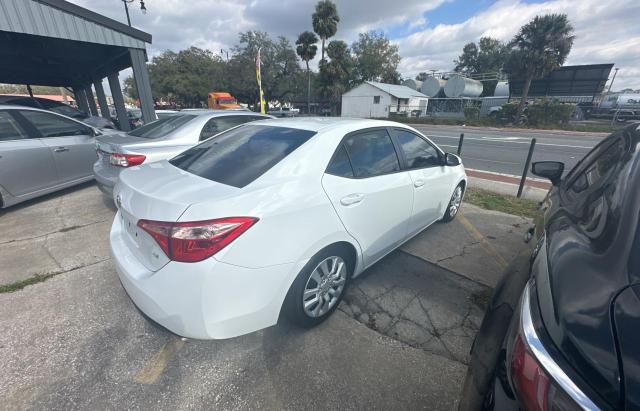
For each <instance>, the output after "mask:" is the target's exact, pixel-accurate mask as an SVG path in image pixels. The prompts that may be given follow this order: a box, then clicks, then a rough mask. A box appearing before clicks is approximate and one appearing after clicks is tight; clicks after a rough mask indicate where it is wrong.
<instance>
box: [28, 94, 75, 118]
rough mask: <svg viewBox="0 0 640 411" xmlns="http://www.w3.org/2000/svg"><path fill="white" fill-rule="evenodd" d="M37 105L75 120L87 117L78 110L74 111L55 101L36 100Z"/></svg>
mask: <svg viewBox="0 0 640 411" xmlns="http://www.w3.org/2000/svg"><path fill="white" fill-rule="evenodd" d="M38 103H40V105H41V106H42V108H45V109H47V110H51V111H53V112H54V113H58V114H62V115H63V116H67V117H73V118H77V119H83V118H86V117H87V116H86V115H85V114H84V113H82V112H81V111H80V110H78V109H75V108H73V107H71V106H69V105H67V104H63V103H58V102H57V101H53V100H48V99H46V98H41V99H38Z"/></svg>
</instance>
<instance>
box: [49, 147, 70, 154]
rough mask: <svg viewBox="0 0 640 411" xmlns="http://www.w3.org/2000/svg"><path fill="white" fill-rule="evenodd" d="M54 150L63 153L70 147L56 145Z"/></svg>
mask: <svg viewBox="0 0 640 411" xmlns="http://www.w3.org/2000/svg"><path fill="white" fill-rule="evenodd" d="M53 151H55V152H56V153H62V152H65V151H69V149H68V148H67V147H56V148H54V149H53Z"/></svg>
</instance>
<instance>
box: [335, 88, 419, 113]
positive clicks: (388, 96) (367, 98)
mask: <svg viewBox="0 0 640 411" xmlns="http://www.w3.org/2000/svg"><path fill="white" fill-rule="evenodd" d="M428 101H429V98H428V97H427V96H425V95H424V94H422V93H420V92H419V91H416V90H413V89H411V88H409V87H406V86H399V85H395V84H385V83H378V82H375V81H367V82H364V83H362V84H360V85H359V86H357V87H354V88H352V89H351V90H349V91H347V92H346V93H344V94H343V95H342V117H360V118H385V117H389V113H391V114H395V113H397V114H398V115H404V116H417V115H419V116H423V115H425V113H426V110H427V103H428Z"/></svg>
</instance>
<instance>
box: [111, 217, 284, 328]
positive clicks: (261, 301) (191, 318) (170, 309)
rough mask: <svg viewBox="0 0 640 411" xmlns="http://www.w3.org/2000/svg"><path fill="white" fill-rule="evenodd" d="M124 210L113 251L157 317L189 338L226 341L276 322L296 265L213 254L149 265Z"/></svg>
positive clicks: (125, 278) (125, 277)
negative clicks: (125, 224)
mask: <svg viewBox="0 0 640 411" xmlns="http://www.w3.org/2000/svg"><path fill="white" fill-rule="evenodd" d="M125 235H127V233H126V232H125V230H123V228H122V225H121V223H120V218H119V213H118V215H116V218H115V219H114V223H113V226H112V228H111V233H110V244H111V255H112V257H113V261H114V263H115V266H116V270H117V271H118V275H119V277H120V281H121V282H122V285H123V287H124V288H125V290H126V291H127V293H128V294H129V296H130V297H131V299H132V300H133V302H134V304H135V305H136V306H137V307H138V308H139V309H140V310H141V311H142V312H143V313H144V314H146V315H147V316H149V317H150V318H151V319H152V320H154V321H155V322H157V323H158V324H160V325H162V326H163V327H165V328H167V329H168V330H170V331H172V332H174V333H176V334H178V335H181V336H184V337H188V338H196V339H222V338H231V337H236V336H239V335H242V334H247V333H250V332H253V331H257V330H260V329H262V328H266V327H269V326H271V325H274V324H276V323H277V321H278V317H279V315H280V308H281V306H282V302H283V301H284V297H285V295H286V293H287V291H288V289H289V286H290V284H289V282H290V278H291V271H292V269H294V264H293V263H291V264H281V265H276V266H271V267H264V268H259V269H251V268H245V267H239V266H236V265H231V264H226V263H223V262H220V261H217V260H216V259H215V258H209V259H207V260H204V261H200V262H197V263H179V262H175V261H171V262H169V263H168V264H166V265H165V266H163V267H162V268H160V269H159V270H157V271H155V272H154V271H151V270H149V269H147V268H146V267H145V266H144V265H143V264H142V263H141V262H140V261H139V259H138V258H137V257H136V256H135V255H134V253H133V252H132V251H131V250H130V249H129V248H128V246H127V243H126V242H125V239H124V237H123V236H125Z"/></svg>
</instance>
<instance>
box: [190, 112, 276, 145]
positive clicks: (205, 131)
mask: <svg viewBox="0 0 640 411" xmlns="http://www.w3.org/2000/svg"><path fill="white" fill-rule="evenodd" d="M262 119H264V118H263V117H257V116H220V117H214V118H212V119H211V120H209V121H207V123H206V124H205V125H204V127H203V128H202V132H201V133H200V140H206V139H207V138H209V137H211V136H215V135H216V134H218V133H222V132H223V131H225V130H228V129H230V128H232V127H235V126H239V125H240V124H244V123H248V122H250V121H254V120H262Z"/></svg>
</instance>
